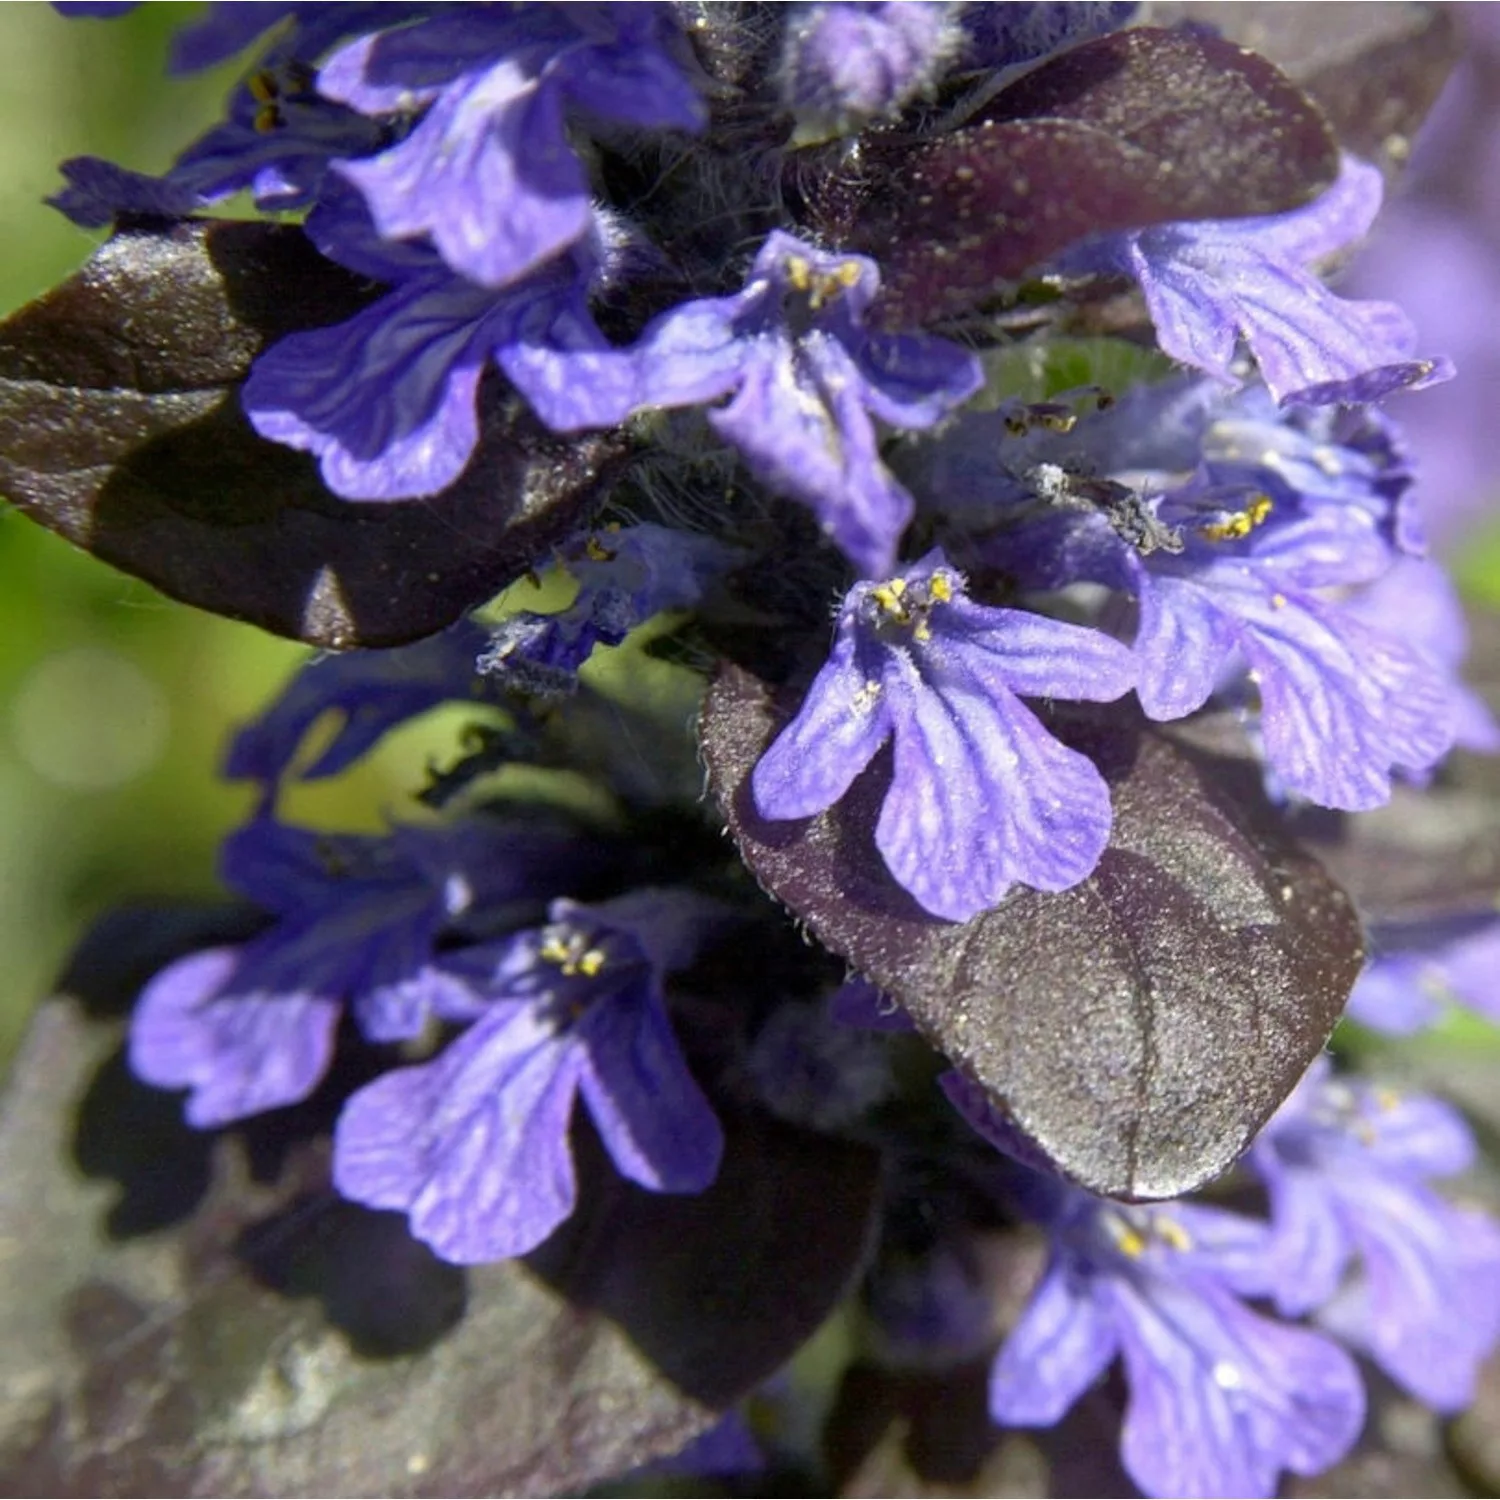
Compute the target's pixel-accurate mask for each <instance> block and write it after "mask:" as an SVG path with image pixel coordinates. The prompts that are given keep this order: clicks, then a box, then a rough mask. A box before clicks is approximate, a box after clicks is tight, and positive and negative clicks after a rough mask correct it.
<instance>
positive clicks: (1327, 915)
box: [702, 668, 1362, 1199]
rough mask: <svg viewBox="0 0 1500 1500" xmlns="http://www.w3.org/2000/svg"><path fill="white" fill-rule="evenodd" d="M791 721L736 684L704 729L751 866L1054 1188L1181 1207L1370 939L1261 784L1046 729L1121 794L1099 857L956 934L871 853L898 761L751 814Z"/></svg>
mask: <svg viewBox="0 0 1500 1500" xmlns="http://www.w3.org/2000/svg"><path fill="white" fill-rule="evenodd" d="M780 718H781V715H779V714H778V712H777V710H776V708H775V706H774V705H773V704H772V701H771V699H770V696H769V693H768V691H767V690H766V689H765V688H764V686H763V685H762V684H760V683H759V682H757V681H756V679H754V678H753V677H751V676H749V674H747V673H745V672H743V671H740V670H739V669H737V668H728V669H726V670H725V672H724V673H723V674H722V675H721V677H720V678H719V680H718V681H717V682H716V684H715V685H714V687H713V688H712V689H711V690H710V693H709V695H708V699H707V702H706V705H705V708H704V716H703V723H702V742H703V749H704V755H705V757H706V759H707V762H708V766H709V776H710V784H711V786H712V788H713V791H714V793H715V795H716V796H717V798H718V801H719V805H720V807H721V809H722V810H723V812H724V815H725V817H726V819H727V820H728V822H729V825H730V828H731V830H732V831H733V833H734V836H735V838H736V840H737V842H738V844H739V848H740V852H741V854H742V856H743V857H744V859H745V862H746V863H747V864H748V865H749V866H750V868H751V870H753V871H754V873H755V874H756V876H757V877H758V878H759V880H760V881H761V883H762V884H763V885H764V886H766V888H767V889H769V890H770V891H771V892H772V893H773V894H774V895H776V896H777V897H779V899H780V900H782V901H783V902H784V903H785V904H786V905H787V906H789V907H790V908H791V909H792V910H793V912H795V913H796V915H797V916H798V917H799V918H800V919H801V920H802V921H804V922H805V923H806V924H807V926H808V927H809V928H810V929H811V930H812V931H813V933H814V934H815V935H816V936H817V937H818V938H819V939H821V941H822V942H823V943H824V945H825V946H826V947H828V948H830V949H832V950H833V951H834V952H835V953H838V954H840V955H842V956H843V957H844V958H846V959H848V960H849V962H850V963H851V964H853V965H854V967H855V968H856V969H858V970H860V971H861V972H862V973H864V974H865V975H867V976H868V977H869V978H870V979H872V980H873V981H874V982H875V983H877V984H878V985H880V987H881V988H882V989H885V990H887V991H889V992H890V993H891V994H892V995H894V996H895V997H896V998H897V999H898V1000H899V1001H900V1002H901V1003H902V1004H903V1005H904V1006H905V1007H906V1008H907V1009H908V1010H909V1011H910V1012H911V1014H912V1015H913V1017H914V1018H915V1019H916V1021H917V1023H918V1025H919V1026H921V1028H922V1029H923V1031H924V1032H925V1033H926V1034H927V1036H928V1038H929V1039H930V1040H931V1041H932V1042H933V1044H934V1045H935V1046H937V1047H938V1048H939V1049H940V1050H941V1051H943V1052H945V1053H946V1054H947V1055H948V1057H949V1058H950V1059H951V1060H952V1061H953V1062H954V1063H955V1064H956V1065H957V1066H958V1067H960V1068H962V1069H963V1070H964V1071H965V1072H967V1073H968V1074H969V1075H970V1076H971V1077H973V1078H974V1079H976V1080H977V1081H978V1082H979V1083H981V1084H982V1085H983V1086H984V1087H985V1088H986V1089H987V1091H988V1092H989V1095H990V1097H991V1099H992V1100H993V1101H994V1103H995V1104H996V1105H997V1106H998V1107H999V1108H1001V1109H1002V1110H1003V1111H1005V1113H1006V1114H1007V1115H1008V1117H1009V1119H1010V1121H1011V1123H1012V1125H1013V1126H1014V1127H1015V1128H1016V1129H1017V1130H1018V1131H1019V1132H1020V1133H1021V1135H1022V1136H1024V1137H1025V1139H1026V1141H1027V1142H1028V1143H1029V1144H1030V1146H1031V1148H1033V1149H1034V1150H1035V1151H1037V1152H1039V1153H1040V1154H1041V1156H1042V1157H1043V1158H1044V1159H1045V1160H1047V1161H1048V1162H1050V1163H1051V1164H1052V1165H1053V1166H1055V1167H1056V1169H1057V1170H1059V1171H1060V1172H1062V1173H1063V1174H1065V1175H1066V1176H1068V1177H1071V1178H1073V1179H1074V1180H1075V1181H1077V1182H1079V1183H1081V1184H1083V1186H1085V1187H1088V1188H1091V1189H1093V1190H1094V1191H1095V1192H1099V1193H1104V1194H1106V1195H1108V1196H1110V1197H1117V1198H1137V1199H1151V1198H1170V1197H1176V1196H1177V1195H1178V1194H1181V1193H1186V1192H1189V1191H1191V1190H1192V1189H1194V1188H1195V1187H1198V1186H1199V1185H1200V1184H1202V1183H1203V1182H1205V1181H1207V1180H1208V1179H1209V1178H1211V1177H1213V1176H1215V1175H1216V1174H1217V1173H1219V1172H1221V1171H1223V1170H1224V1168H1226V1167H1227V1166H1228V1165H1229V1164H1230V1163H1231V1162H1232V1161H1233V1160H1234V1158H1235V1157H1236V1156H1237V1155H1238V1154H1239V1153H1240V1152H1241V1151H1242V1150H1243V1149H1244V1148H1245V1146H1246V1145H1248V1144H1249V1141H1250V1139H1251V1137H1252V1136H1253V1135H1254V1133H1255V1131H1256V1130H1257V1129H1258V1128H1259V1127H1260V1125H1261V1124H1262V1123H1263V1122H1264V1121H1265V1119H1266V1118H1267V1116H1268V1115H1269V1114H1270V1113H1271V1112H1272V1110H1274V1109H1275V1108H1276V1106H1277V1105H1278V1104H1279V1103H1280V1102H1281V1100H1282V1099H1283V1098H1284V1097H1285V1095H1286V1094H1287V1093H1288V1092H1289V1091H1290V1090H1291V1088H1292V1086H1293V1085H1294V1084H1295V1083H1296V1082H1297V1080H1298V1079H1299V1078H1300V1077H1301V1075H1302V1073H1303V1072H1304V1070H1305V1069H1306V1068H1307V1066H1308V1064H1309V1063H1310V1062H1311V1061H1312V1059H1313V1058H1314V1057H1315V1056H1317V1054H1318V1052H1319V1051H1320V1050H1321V1048H1322V1046H1323V1044H1324V1042H1325V1041H1326V1040H1327V1037H1328V1034H1329V1032H1330V1031H1331V1030H1332V1028H1333V1025H1334V1023H1335V1021H1337V1019H1338V1016H1339V1013H1340V1011H1341V1010H1342V1008H1343V1005H1344V1001H1345V999H1346V998H1347V997H1348V993H1349V989H1350V987H1351V986H1352V984H1353V982H1354V978H1355V975H1356V974H1357V973H1358V970H1359V965H1360V961H1361V958H1362V952H1361V936H1360V930H1359V925H1358V922H1357V921H1356V919H1355V917H1354V914H1353V911H1352V908H1351V907H1350V904H1349V902H1348V900H1347V898H1346V897H1345V896H1344V894H1343V892H1342V891H1340V890H1339V889H1338V887H1337V886H1335V885H1334V884H1333V883H1332V882H1331V881H1330V880H1329V879H1328V877H1327V876H1326V875H1325V874H1324V873H1323V871H1322V869H1321V868H1320V867H1319V866H1318V865H1317V864H1316V863H1315V862H1314V861H1313V860H1312V859H1311V858H1310V857H1308V856H1307V855H1306V854H1305V853H1303V852H1302V851H1301V850H1300V849H1299V848H1298V847H1297V846H1296V845H1295V844H1294V843H1293V842H1292V840H1291V839H1290V838H1289V837H1288V836H1286V835H1285V834H1283V833H1282V832H1281V831H1280V830H1279V828H1278V826H1277V824H1276V822H1275V820H1274V818H1273V817H1272V816H1271V815H1270V814H1269V812H1267V811H1266V810H1264V808H1263V807H1259V808H1258V807H1257V801H1258V799H1260V795H1261V794H1260V792H1259V778H1258V773H1257V772H1256V770H1255V767H1254V766H1253V764H1252V763H1250V762H1248V761H1239V762H1236V761H1232V760H1228V759H1224V758H1220V757H1213V756H1209V755H1206V754H1204V753H1203V752H1201V751H1197V750H1192V749H1189V748H1188V747H1186V746H1184V745H1181V744H1178V743H1175V742H1174V741H1172V740H1171V739H1169V738H1168V737H1167V736H1165V735H1164V734H1163V733H1162V732H1160V731H1159V730H1157V729H1155V728H1153V727H1151V726H1147V725H1145V724H1143V723H1142V724H1133V723H1130V722H1128V721H1126V720H1124V719H1123V718H1120V719H1118V720H1114V721H1111V720H1105V719H1103V718H1102V717H1100V718H1099V719H1096V720H1085V719H1078V720H1074V721H1070V723H1069V724H1067V725H1060V726H1058V727H1059V728H1060V730H1061V732H1062V733H1063V737H1064V738H1065V739H1067V740H1068V742H1069V743H1071V744H1073V745H1074V746H1075V747H1076V748H1079V749H1082V750H1084V751H1085V752H1086V753H1087V754H1089V755H1091V756H1092V757H1093V758H1094V759H1095V761H1096V762H1097V763H1098V764H1099V767H1100V770H1101V771H1102V772H1103V774H1104V776H1105V778H1106V779H1107V780H1108V781H1109V783H1110V786H1111V793H1112V796H1113V801H1114V809H1115V820H1114V831H1113V835H1112V839H1111V843H1110V847H1109V849H1108V850H1107V851H1106V853H1105V856H1104V858H1103V859H1102V860H1101V861H1100V864H1099V867H1098V869H1097V870H1096V871H1095V873H1094V874H1093V875H1092V876H1091V877H1090V878H1089V879H1088V880H1087V881H1085V882H1084V883H1083V884H1082V885H1079V886H1076V887H1075V888H1074V889H1073V890H1071V891H1066V892H1064V893H1062V894H1061V895H1043V894H1040V893H1037V892H1033V891H1024V890H1023V891H1017V892H1015V893H1014V894H1012V895H1011V896H1010V897H1008V898H1007V899H1006V900H1005V901H1004V902H1003V903H1002V904H1001V905H1000V906H999V907H998V908H996V909H995V910H993V911H989V912H985V913H983V914H982V915H980V916H978V917H976V918H974V919H973V920H972V921H970V922H967V923H964V924H962V925H958V924H953V923H946V922H940V921H937V920H934V919H933V918H931V917H929V916H928V915H927V914H926V913H924V912H922V911H921V910H920V908H918V907H917V905H916V903H915V902H914V901H912V899H911V898H910V897H909V896H908V895H907V894H906V892H905V891H903V890H902V889H901V888H900V887H899V886H897V885H896V884H895V882H894V881H893V880H892V879H891V877H890V875H889V874H888V873H887V872H886V870H885V867H884V865H883V864H882V862H881V860H880V858H879V855H878V854H877V853H876V851H875V849H874V847H873V843H872V839H871V830H872V829H873V828H874V825H875V820H876V817H877V815H878V811H879V807H880V803H881V800H882V798H883V796H884V790H885V786H886V784H887V778H888V777H889V775H890V757H889V752H888V751H887V752H883V753H882V755H880V756H879V757H877V759H876V761H875V763H874V765H873V766H872V767H871V768H870V770H869V771H867V772H866V773H865V774H864V775H863V776H862V777H861V778H860V779H859V780H858V781H856V783H855V785H854V787H853V788H852V790H851V791H850V792H849V794H848V795H847V796H846V797H845V798H844V799H843V801H842V802H841V803H839V804H838V806H837V807H835V808H834V809H832V810H831V811H830V812H828V813H825V814H823V815H821V816H820V817H817V818H812V819H809V820H807V821H804V822H784V823H768V822H766V821H764V820H763V819H761V818H760V817H759V816H758V815H757V814H756V812H755V810H754V807H753V804H752V803H751V800H750V793H749V775H750V771H751V769H752V768H753V767H754V765H755V762H756V760H757V759H758V758H759V756H760V754H761V752H762V750H763V749H764V747H765V746H766V745H767V744H768V743H769V741H770V739H771V737H772V735H773V734H774V733H775V731H776V729H777V728H778V727H779V722H780Z"/></svg>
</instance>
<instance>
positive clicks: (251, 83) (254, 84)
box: [245, 68, 281, 104]
mask: <svg viewBox="0 0 1500 1500" xmlns="http://www.w3.org/2000/svg"><path fill="white" fill-rule="evenodd" d="M245 87H246V88H247V89H249V90H250V97H251V98H252V99H254V100H255V102H256V103H257V104H269V103H270V102H271V100H273V99H274V98H275V97H276V96H277V95H278V94H279V93H280V92H281V90H280V88H279V87H278V85H277V82H276V75H275V74H274V73H273V72H271V71H270V69H268V68H260V69H257V71H256V72H254V73H252V74H251V75H250V76H249V78H247V79H246V80H245Z"/></svg>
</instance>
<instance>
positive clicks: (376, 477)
mask: <svg viewBox="0 0 1500 1500" xmlns="http://www.w3.org/2000/svg"><path fill="white" fill-rule="evenodd" d="M308 232H309V234H310V235H312V237H313V238H314V239H315V240H316V241H317V242H318V246H319V249H321V250H322V251H323V252H324V253H325V254H327V255H329V256H331V257H332V258H333V259H335V260H338V261H340V262H342V263H343V264H345V265H348V266H350V267H351V268H352V269H354V270H357V271H360V272H362V273H364V274H366V275H374V276H377V277H380V278H382V279H385V280H390V281H394V282H395V283H396V285H395V286H394V287H393V288H392V290H391V291H390V292H389V293H387V295H386V296H384V297H382V298H381V299H380V300H379V301H378V302H375V303H372V304H371V305H370V306H369V307H367V308H365V309H364V310H363V311H361V312H359V313H356V314H355V316H354V317H353V318H351V319H349V320H348V322H345V323H340V324H337V325H335V326H333V327H330V328H315V329H311V330H309V331H308V332H306V333H294V334H291V335H290V336H289V337H287V338H284V339H282V340H281V341H280V342H279V343H277V344H274V345H273V346H272V347H271V348H270V349H269V350H267V351H266V353H264V354H262V355H261V356H260V358H259V359H257V360H256V362H255V365H254V367H253V368H252V370H251V372H250V378H249V379H248V380H247V381H246V382H245V385H244V388H243V391H242V400H243V402H244V406H245V410H246V412H247V413H248V414H249V417H250V421H251V423H252V425H253V426H254V427H255V430H256V431H257V432H259V433H260V434H261V436H262V437H267V438H270V439H272V440H273V441H274V442H278V443H285V444H287V445H288V446H289V447H292V448H300V449H304V450H306V451H308V452H310V453H315V454H316V455H317V456H318V459H319V467H320V469H321V471H322V474H323V479H324V481H325V482H326V483H327V485H328V487H329V488H330V489H331V490H333V492H334V493H335V494H337V495H342V496H344V497H345V498H346V499H350V500H405V499H411V498H415V497H419V496H423V495H433V494H437V493H438V492H439V491H441V490H443V489H446V488H447V487H448V485H450V484H452V483H453V481H454V480H456V479H457V478H458V476H459V475H460V474H461V473H462V472H463V470H464V467H465V466H466V465H467V463H468V461H469V458H470V456H471V455H472V454H473V451H474V448H475V445H476V444H477V442H478V440H479V416H478V393H479V381H480V377H481V376H482V375H483V373H484V371H485V368H486V366H487V365H488V364H489V363H490V362H491V360H493V361H494V362H495V363H496V364H498V365H499V366H500V368H501V369H502V370H503V371H504V372H505V374H506V375H507V376H508V377H509V378H510V380H511V382H512V383H513V384H514V385H515V386H516V388H517V389H518V390H519V391H520V392H521V393H522V395H524V396H525V397H526V399H527V400H528V401H529V402H530V404H531V406H532V409H533V410H534V411H535V412H536V414H537V415H538V416H539V417H540V418H541V419H542V421H543V422H545V423H547V425H548V426H550V427H552V428H554V429H556V430H560V431H562V430H568V429H572V428H577V427H608V426H611V425H612V424H614V423H615V422H617V421H619V420H620V419H621V418H622V417H623V416H624V415H625V414H626V413H627V412H628V411H629V410H630V408H631V406H632V404H633V400H634V396H635V392H636V386H637V381H636V376H635V366H634V362H633V361H632V359H631V358H630V356H628V355H627V354H625V353H623V352H622V351H620V350H616V349H614V348H612V347H611V346H610V344H609V342H608V340H606V339H605V337H604V335H603V334H602V333H601V332H600V330H599V328H598V327H597V325H596V324H595V322H594V319H593V315H592V314H591V313H590V312H589V308H588V293H589V285H590V282H591V280H592V278H593V275H594V274H595V272H596V270H597V262H594V261H590V260H588V259H587V258H586V257H585V256H583V254H582V252H581V251H580V253H579V255H577V256H575V255H568V256H564V257H563V258H562V259H560V260H557V261H554V262H553V263H552V264H551V265H549V266H548V267H547V268H546V269H544V270H542V271H540V272H538V273H537V274H536V275H534V276H532V277H529V278H528V279H526V280H525V281H521V282H518V283H516V284H514V285H512V286H510V287H508V288H506V289H505V290H504V291H494V290H492V289H489V288H486V287H482V286H478V285H476V284H475V283H474V282H472V281H466V280H465V279H464V278H462V277H460V276H455V275H454V274H453V273H452V272H451V271H450V270H449V269H448V268H447V266H446V265H445V264H444V263H443V261H442V260H441V259H440V258H439V257H438V255H437V254H436V253H435V252H434V251H432V250H431V249H429V248H427V247H424V246H416V245H414V246H385V245H383V244H382V243H381V242H380V241H379V240H378V239H376V238H375V236H374V235H373V233H372V232H371V231H370V228H369V226H368V225H367V224H365V223H363V222H361V221H360V220H359V218H358V217H357V215H355V214H353V213H351V212H350V211H349V209H348V206H347V204H344V203H341V204H339V205H338V206H337V207H336V208H334V209H328V208H327V206H326V205H325V208H324V209H322V210H320V211H319V212H318V213H315V214H314V215H313V217H312V218H311V219H310V220H309V221H308Z"/></svg>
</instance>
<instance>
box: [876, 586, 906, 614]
mask: <svg viewBox="0 0 1500 1500" xmlns="http://www.w3.org/2000/svg"><path fill="white" fill-rule="evenodd" d="M905 592H906V580H905V579H904V578H893V579H891V581H890V582H889V583H882V584H877V585H876V587H875V588H873V589H872V590H871V591H870V594H871V597H872V598H873V599H874V600H875V602H876V604H878V605H879V606H880V608H881V609H882V610H883V611H884V612H885V613H886V614H888V615H893V616H894V617H895V618H896V619H898V620H905V619H906V607H905V605H903V604H902V602H901V596H902V595H903V594H904V593H905Z"/></svg>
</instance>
